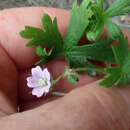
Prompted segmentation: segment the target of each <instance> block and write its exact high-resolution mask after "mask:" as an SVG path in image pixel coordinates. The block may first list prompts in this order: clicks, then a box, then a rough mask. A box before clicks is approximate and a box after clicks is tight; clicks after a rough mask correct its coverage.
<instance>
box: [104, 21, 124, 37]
mask: <svg viewBox="0 0 130 130" xmlns="http://www.w3.org/2000/svg"><path fill="white" fill-rule="evenodd" d="M105 25H106V28H107V31H108V32H109V35H110V37H111V38H113V39H117V38H119V37H122V36H123V33H122V31H121V29H120V27H119V26H118V25H117V24H115V23H113V22H111V21H107V22H106V23H105Z"/></svg>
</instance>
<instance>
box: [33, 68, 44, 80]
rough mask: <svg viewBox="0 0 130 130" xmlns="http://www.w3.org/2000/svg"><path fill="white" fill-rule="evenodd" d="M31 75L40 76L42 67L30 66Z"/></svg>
mask: <svg viewBox="0 0 130 130" xmlns="http://www.w3.org/2000/svg"><path fill="white" fill-rule="evenodd" d="M32 76H33V77H37V78H41V77H42V69H41V67H40V66H36V67H35V68H32Z"/></svg>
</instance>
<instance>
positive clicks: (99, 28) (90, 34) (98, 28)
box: [87, 21, 104, 41]
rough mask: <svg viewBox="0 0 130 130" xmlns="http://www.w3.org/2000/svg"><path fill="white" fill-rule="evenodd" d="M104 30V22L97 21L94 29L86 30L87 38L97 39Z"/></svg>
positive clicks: (90, 39)
mask: <svg viewBox="0 0 130 130" xmlns="http://www.w3.org/2000/svg"><path fill="white" fill-rule="evenodd" d="M103 31H104V23H103V22H102V21H99V23H97V24H96V25H95V27H94V29H92V30H89V31H87V38H88V40H89V41H97V40H99V38H100V36H101V35H102V33H103Z"/></svg>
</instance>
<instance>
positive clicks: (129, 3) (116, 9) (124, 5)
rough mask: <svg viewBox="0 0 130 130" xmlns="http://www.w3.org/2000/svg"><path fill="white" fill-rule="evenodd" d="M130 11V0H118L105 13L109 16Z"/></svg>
mask: <svg viewBox="0 0 130 130" xmlns="http://www.w3.org/2000/svg"><path fill="white" fill-rule="evenodd" d="M128 12H130V0H116V1H115V2H114V3H113V4H112V6H111V7H109V8H108V9H107V10H106V12H105V13H104V15H106V16H107V17H114V16H119V15H124V14H126V13H128Z"/></svg>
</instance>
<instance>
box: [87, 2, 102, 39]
mask: <svg viewBox="0 0 130 130" xmlns="http://www.w3.org/2000/svg"><path fill="white" fill-rule="evenodd" d="M91 10H92V12H93V16H92V17H91V18H90V19H89V21H90V22H89V25H88V28H87V31H86V36H87V39H88V40H89V41H97V40H99V38H100V36H101V35H102V33H103V31H104V16H103V12H104V10H103V2H102V0H97V4H96V5H93V4H92V5H91Z"/></svg>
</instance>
